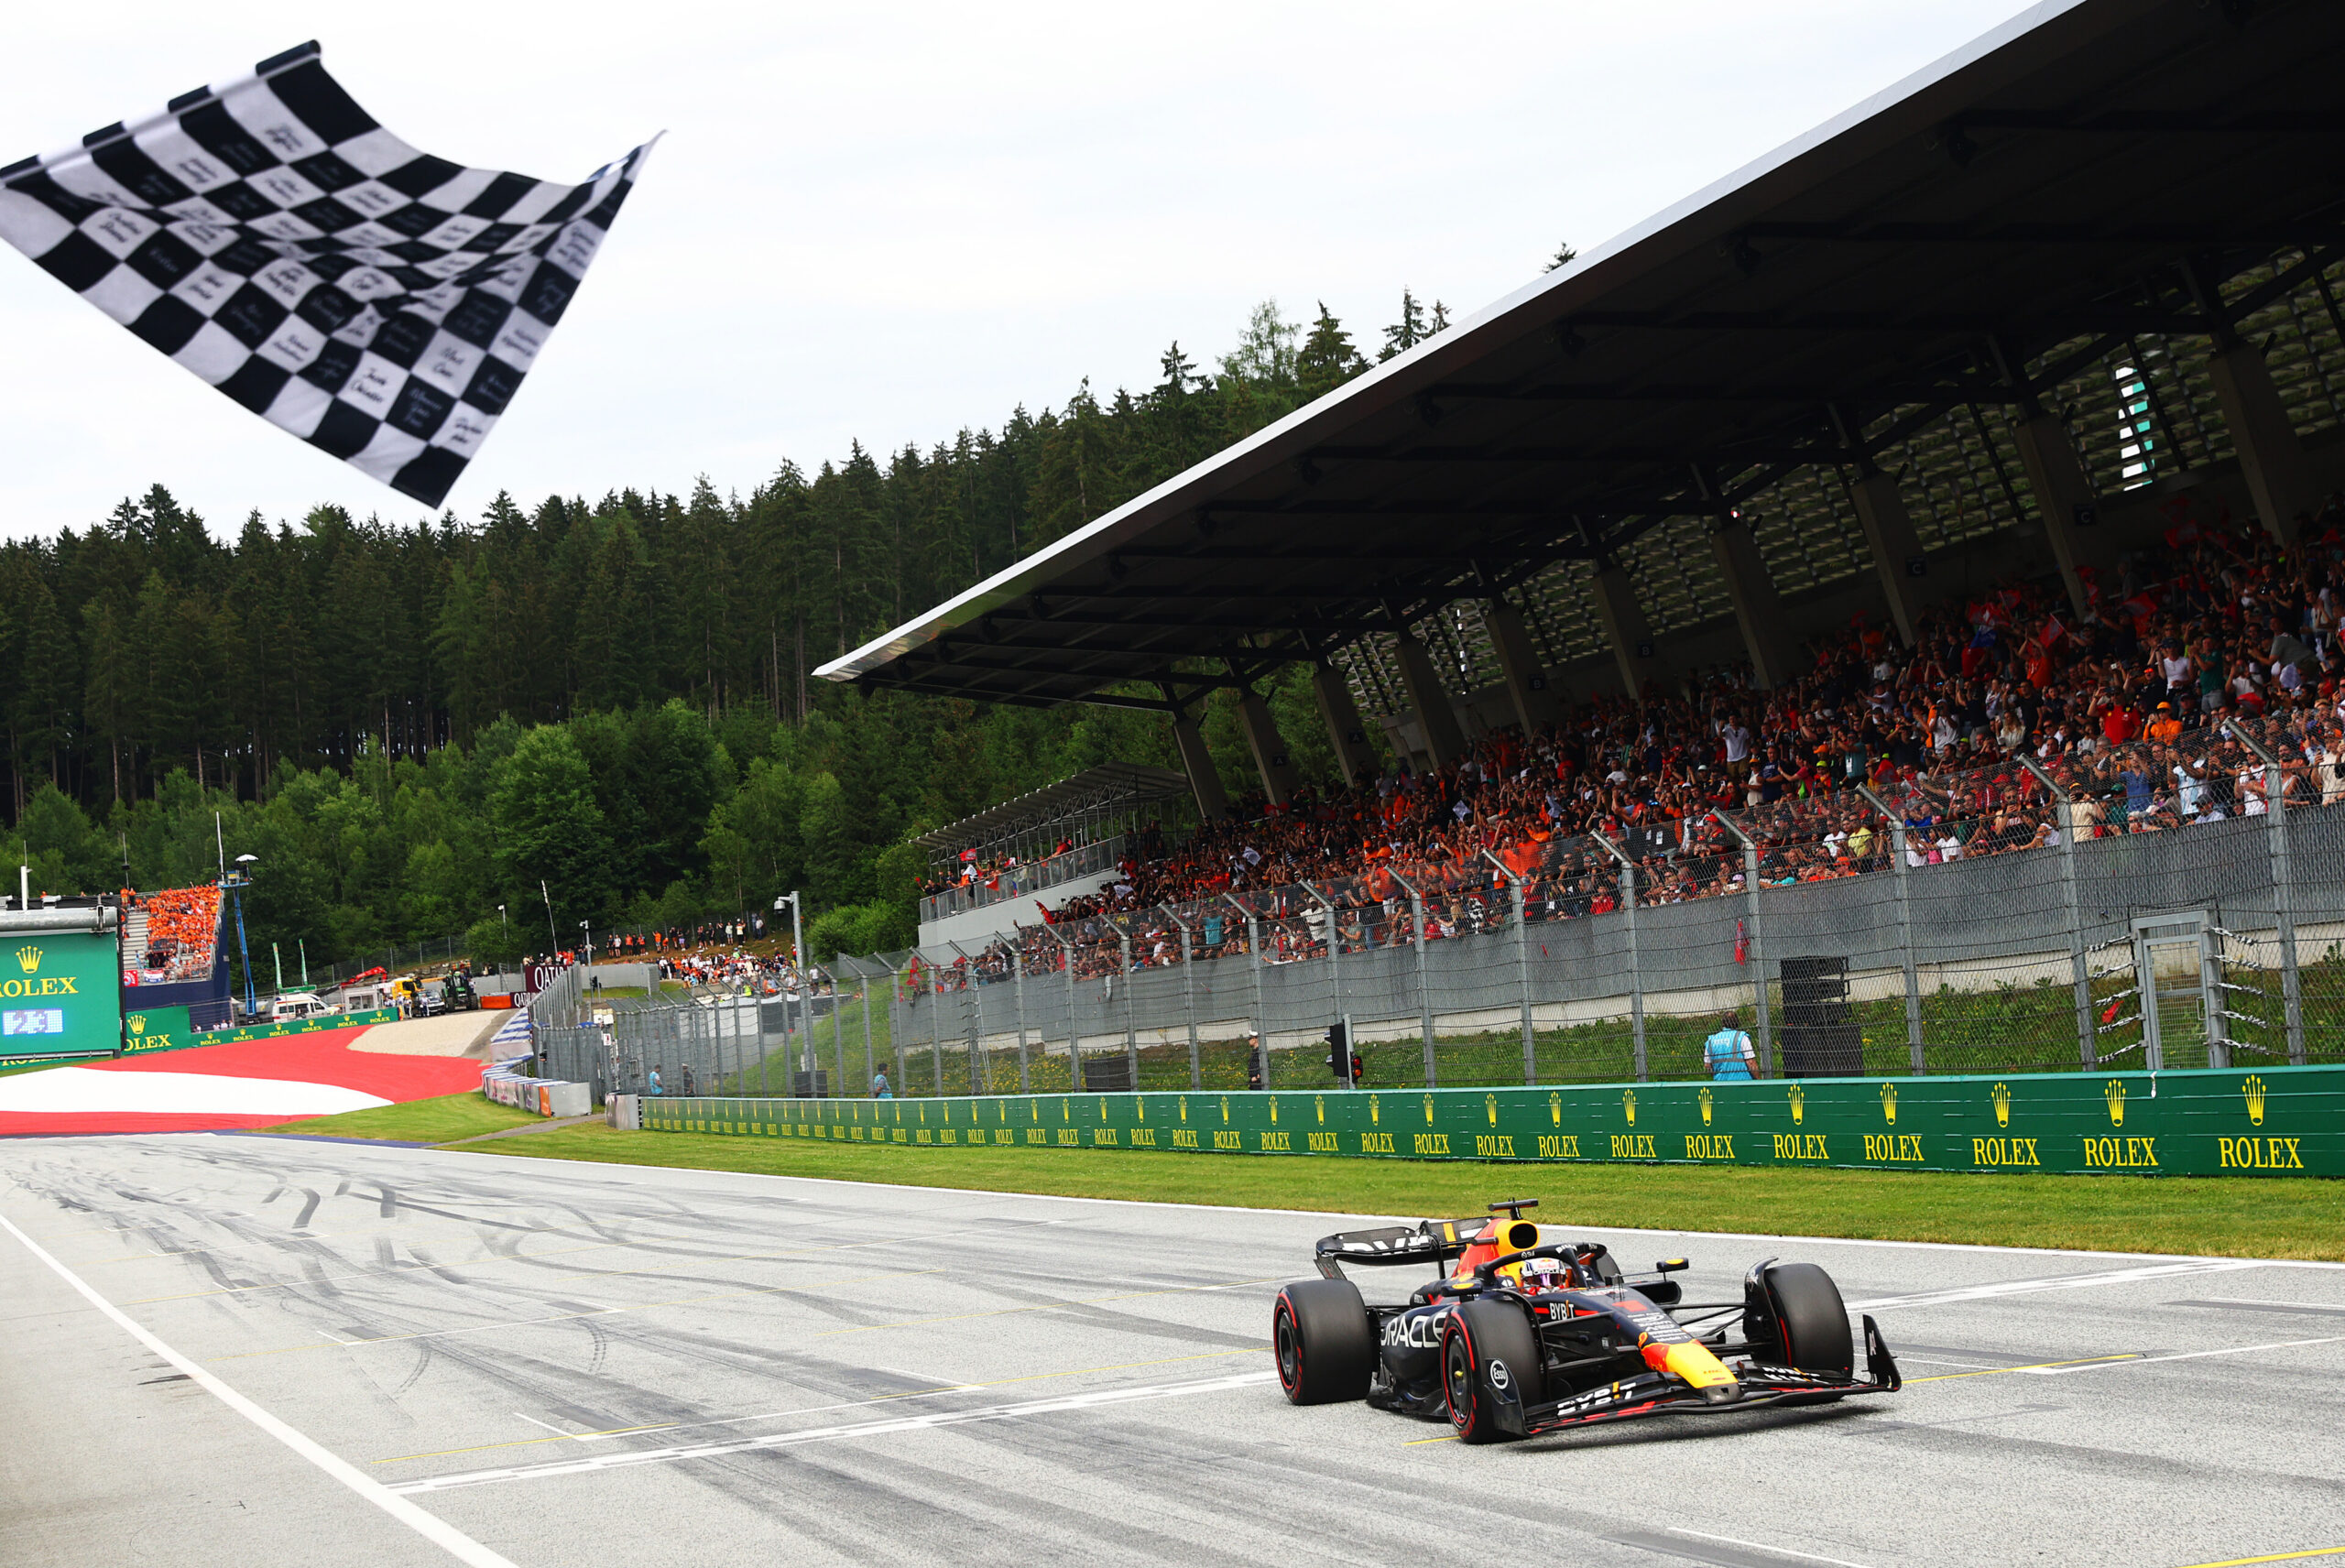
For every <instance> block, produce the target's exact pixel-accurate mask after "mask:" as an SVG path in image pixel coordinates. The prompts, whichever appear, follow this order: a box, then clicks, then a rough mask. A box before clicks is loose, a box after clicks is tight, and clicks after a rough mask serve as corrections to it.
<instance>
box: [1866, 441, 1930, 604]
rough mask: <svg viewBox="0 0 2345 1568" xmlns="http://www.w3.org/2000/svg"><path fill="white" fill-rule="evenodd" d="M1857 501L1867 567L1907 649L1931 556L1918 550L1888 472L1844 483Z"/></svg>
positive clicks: (1875, 471)
mask: <svg viewBox="0 0 2345 1568" xmlns="http://www.w3.org/2000/svg"><path fill="white" fill-rule="evenodd" d="M1849 499H1850V500H1851V501H1853V502H1855V503H1856V507H1857V521H1858V522H1860V523H1861V524H1862V525H1864V530H1865V545H1866V548H1868V549H1869V550H1871V551H1872V569H1873V571H1874V572H1876V573H1878V574H1879V576H1880V578H1881V595H1882V597H1884V598H1886V599H1887V600H1888V601H1889V616H1890V619H1891V620H1892V621H1893V622H1895V623H1896V626H1897V637H1898V640H1899V641H1900V642H1903V644H1904V645H1905V646H1906V647H1907V648H1912V647H1913V646H1914V635H1915V634H1914V627H1915V626H1917V625H1918V624H1919V623H1920V621H1921V618H1922V583H1924V581H1925V580H1926V579H1927V578H1928V576H1929V574H1930V559H1929V557H1928V556H1926V555H1924V554H1923V553H1922V540H1921V536H1919V535H1918V534H1916V533H1914V519H1913V517H1911V516H1910V515H1909V514H1908V513H1907V512H1906V510H1905V497H1904V496H1903V495H1899V494H1898V493H1897V479H1896V476H1895V475H1893V474H1883V473H1882V472H1881V470H1880V469H1878V468H1874V469H1871V471H1870V472H1869V473H1867V474H1864V475H1863V476H1862V477H1861V478H1860V479H1859V480H1858V481H1857V482H1856V483H1855V484H1854V485H1849Z"/></svg>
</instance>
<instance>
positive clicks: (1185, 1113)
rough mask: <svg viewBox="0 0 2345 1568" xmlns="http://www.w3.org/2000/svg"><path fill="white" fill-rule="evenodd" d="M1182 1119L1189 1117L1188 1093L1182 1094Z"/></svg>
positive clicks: (1185, 1119)
mask: <svg viewBox="0 0 2345 1568" xmlns="http://www.w3.org/2000/svg"><path fill="white" fill-rule="evenodd" d="M1181 1119H1182V1120H1183V1121H1187V1120H1188V1119H1189V1096H1188V1095H1186V1094H1183V1095H1182V1096H1181Z"/></svg>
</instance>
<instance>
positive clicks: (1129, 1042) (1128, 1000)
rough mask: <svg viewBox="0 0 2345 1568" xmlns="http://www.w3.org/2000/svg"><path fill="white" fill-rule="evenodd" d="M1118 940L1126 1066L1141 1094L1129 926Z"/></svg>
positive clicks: (1119, 932)
mask: <svg viewBox="0 0 2345 1568" xmlns="http://www.w3.org/2000/svg"><path fill="white" fill-rule="evenodd" d="M1116 940H1117V941H1118V942H1121V943H1122V944H1123V951H1124V1066H1125V1069H1126V1071H1128V1072H1129V1073H1130V1074H1131V1086H1132V1093H1133V1094H1139V1093H1140V1020H1139V1018H1138V1016H1137V1014H1136V1012H1135V1010H1134V1006H1133V1002H1132V933H1131V928H1130V927H1129V926H1118V928H1117V929H1116Z"/></svg>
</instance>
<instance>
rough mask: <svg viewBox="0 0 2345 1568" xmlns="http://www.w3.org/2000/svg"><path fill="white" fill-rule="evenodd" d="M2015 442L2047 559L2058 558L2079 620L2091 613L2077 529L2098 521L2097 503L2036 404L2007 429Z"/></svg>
mask: <svg viewBox="0 0 2345 1568" xmlns="http://www.w3.org/2000/svg"><path fill="white" fill-rule="evenodd" d="M2012 437H2013V439H2014V440H2015V441H2017V442H2018V443H2019V461H2020V465H2021V466H2022V467H2023V468H2024V469H2026V470H2027V487H2028V489H2029V490H2031V491H2033V492H2034V495H2035V510H2036V512H2037V514H2038V515H2039V516H2041V517H2043V519H2044V535H2045V538H2046V539H2049V540H2050V541H2051V543H2052V559H2053V560H2055V561H2058V562H2059V563H2060V581H2061V582H2062V583H2066V584H2067V589H2068V604H2069V607H2070V608H2071V609H2073V610H2075V611H2076V613H2077V616H2078V619H2079V620H2081V619H2083V618H2084V616H2086V615H2089V614H2090V613H2091V610H2092V602H2091V600H2090V599H2089V597H2088V596H2087V594H2086V593H2085V580H2084V577H2083V574H2082V573H2080V572H2078V570H2077V568H2078V566H2080V565H2082V564H2084V562H2085V560H2086V558H2087V557H2088V555H2089V551H2088V550H2086V549H2085V541H2084V539H2083V536H2082V535H2081V534H2080V533H2079V531H2078V530H2079V529H2083V528H2090V527H2092V526H2093V525H2094V523H2096V522H2098V521H2099V520H2100V501H2099V499H2098V498H2097V497H2095V496H2094V495H2093V493H2092V481H2091V480H2090V479H2089V478H2088V477H2086V475H2085V470H2084V464H2082V463H2078V461H2077V449H2076V447H2075V445H2074V444H2073V443H2071V442H2070V441H2069V440H2068V432H2067V428H2066V427H2064V426H2063V425H2062V424H2061V423H2060V421H2059V420H2058V419H2055V418H2053V417H2052V416H2051V415H2050V414H2047V413H2045V412H2043V411H2042V410H2041V409H2039V410H2037V411H2036V412H2035V413H2034V414H2033V415H2031V416H2029V417H2028V418H2027V419H2023V420H2021V421H2020V423H2019V424H2018V425H2017V426H2016V427H2015V428H2014V429H2013V430H2012Z"/></svg>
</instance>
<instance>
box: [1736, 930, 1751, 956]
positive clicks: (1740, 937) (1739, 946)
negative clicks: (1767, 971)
mask: <svg viewBox="0 0 2345 1568" xmlns="http://www.w3.org/2000/svg"><path fill="white" fill-rule="evenodd" d="M1734 961H1735V962H1736V963H1737V964H1748V963H1750V962H1751V939H1750V938H1749V937H1748V936H1746V935H1745V934H1744V933H1743V930H1742V922H1741V921H1740V920H1737V921H1735V922H1734Z"/></svg>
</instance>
